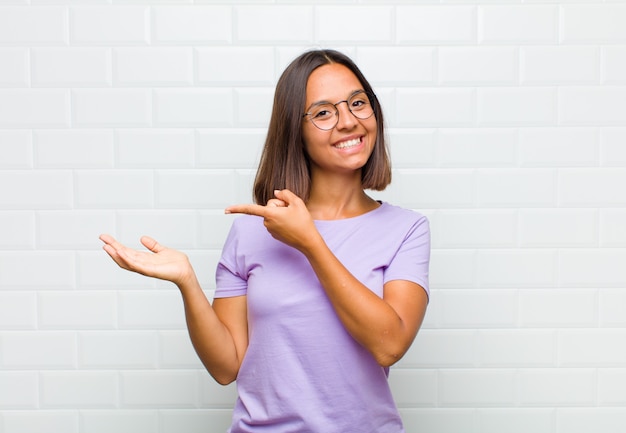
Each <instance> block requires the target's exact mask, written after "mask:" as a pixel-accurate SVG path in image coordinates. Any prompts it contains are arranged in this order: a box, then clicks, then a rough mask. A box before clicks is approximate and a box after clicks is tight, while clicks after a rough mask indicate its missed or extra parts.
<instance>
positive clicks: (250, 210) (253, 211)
mask: <svg viewBox="0 0 626 433" xmlns="http://www.w3.org/2000/svg"><path fill="white" fill-rule="evenodd" d="M224 212H225V213H227V214H231V213H243V214H247V215H256V216H260V217H265V216H266V215H267V208H266V207H265V206H261V205H260V204H236V205H232V206H228V207H227V208H226V209H225V210H224Z"/></svg>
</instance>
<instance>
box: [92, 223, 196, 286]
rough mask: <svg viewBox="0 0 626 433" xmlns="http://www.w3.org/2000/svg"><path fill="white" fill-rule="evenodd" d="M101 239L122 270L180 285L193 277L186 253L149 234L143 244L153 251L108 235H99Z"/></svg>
mask: <svg viewBox="0 0 626 433" xmlns="http://www.w3.org/2000/svg"><path fill="white" fill-rule="evenodd" d="M100 240H101V241H102V242H104V246H103V249H104V251H106V252H107V254H109V256H111V258H112V259H113V260H114V261H115V263H117V264H118V265H119V267H120V268H122V269H126V270H128V271H132V272H137V273H138V274H141V275H145V276H147V277H154V278H159V279H161V280H167V281H171V282H173V283H174V284H177V285H179V286H180V285H181V284H184V283H185V282H187V281H189V280H190V279H191V278H193V277H194V272H193V269H192V267H191V263H190V262H189V258H188V257H187V255H185V254H184V253H182V252H180V251H177V250H173V249H170V248H166V247H164V246H162V245H160V244H159V243H158V242H157V241H155V240H154V239H152V238H150V237H148V236H143V237H142V238H141V243H142V244H143V245H144V246H145V247H146V248H147V249H148V250H150V251H151V252H147V251H137V250H134V249H132V248H128V247H126V246H124V245H122V244H121V243H119V242H118V241H116V240H115V238H113V237H112V236H110V235H107V234H103V235H100Z"/></svg>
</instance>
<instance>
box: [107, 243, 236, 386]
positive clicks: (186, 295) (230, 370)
mask: <svg viewBox="0 0 626 433" xmlns="http://www.w3.org/2000/svg"><path fill="white" fill-rule="evenodd" d="M100 240H102V242H104V247H103V248H104V250H105V251H106V252H107V253H108V254H109V256H111V258H112V259H113V260H114V261H115V263H117V264H118V265H119V266H120V267H121V268H123V269H126V270H129V271H132V272H137V273H139V274H141V275H145V276H148V277H154V278H159V279H162V280H167V281H171V282H173V283H174V284H176V285H177V286H178V288H179V290H180V292H181V294H182V297H183V304H184V306H185V317H186V320H187V328H188V330H189V336H190V337H191V342H192V344H193V346H194V348H195V350H196V353H197V354H198V356H199V357H200V360H201V361H202V363H203V364H204V366H205V367H206V369H207V370H208V371H209V373H210V374H211V376H213V378H214V379H215V380H216V381H217V382H218V383H220V384H223V385H226V384H228V383H230V382H232V381H234V380H235V379H236V378H237V373H238V372H239V366H240V365H241V361H242V360H243V356H244V354H245V351H246V348H247V347H248V323H247V306H246V297H245V296H237V297H233V298H223V299H216V300H215V301H214V302H213V306H211V304H210V302H209V300H208V299H207V297H206V296H205V294H204V292H203V291H202V288H201V287H200V283H199V282H198V279H197V277H196V274H195V272H194V270H193V267H192V266H191V263H190V262H189V258H188V257H187V255H186V254H184V253H182V252H180V251H177V250H173V249H170V248H166V247H164V246H162V245H160V244H159V243H158V242H157V241H155V240H154V239H152V238H149V237H147V236H144V237H142V238H141V243H142V244H143V245H144V246H145V247H146V248H147V249H148V250H150V252H146V251H137V250H134V249H132V248H128V247H126V246H124V245H122V244H121V243H119V242H118V241H116V240H115V239H114V238H113V237H112V236H110V235H102V236H100Z"/></svg>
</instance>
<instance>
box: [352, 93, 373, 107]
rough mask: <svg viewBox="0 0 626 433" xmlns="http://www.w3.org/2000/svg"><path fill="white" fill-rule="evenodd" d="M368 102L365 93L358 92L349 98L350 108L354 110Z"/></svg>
mask: <svg viewBox="0 0 626 433" xmlns="http://www.w3.org/2000/svg"><path fill="white" fill-rule="evenodd" d="M369 103H370V101H369V99H368V98H367V95H366V94H365V93H359V94H356V95H354V96H353V97H352V98H350V108H352V109H355V110H360V109H362V108H364V107H366V106H367V105H369Z"/></svg>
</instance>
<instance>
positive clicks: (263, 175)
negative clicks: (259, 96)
mask: <svg viewBox="0 0 626 433" xmlns="http://www.w3.org/2000/svg"><path fill="white" fill-rule="evenodd" d="M331 63H338V64H341V65H344V66H345V67H347V68H348V69H350V71H352V73H353V74H354V75H355V76H356V77H357V79H358V80H359V82H360V83H361V85H362V86H363V90H365V91H366V92H367V93H368V94H369V95H370V99H371V103H372V107H373V108H374V116H375V118H376V124H377V126H376V129H377V134H376V142H375V144H374V150H373V152H372V155H371V156H370V158H369V159H368V161H367V163H366V164H365V166H363V168H362V171H361V183H362V186H363V188H364V189H373V190H377V191H381V190H383V189H385V188H386V187H387V185H389V183H390V182H391V162H390V158H389V152H388V150H387V145H386V144H385V132H384V127H383V123H384V122H383V113H382V110H381V108H380V104H379V103H378V99H377V98H376V95H375V94H374V91H373V89H372V86H371V85H370V84H369V83H368V82H367V80H366V79H365V77H364V76H363V74H362V73H361V71H360V70H359V68H358V67H357V66H356V64H355V63H354V62H353V61H352V60H351V59H350V58H349V57H347V56H346V55H345V54H342V53H340V52H338V51H334V50H315V51H308V52H305V53H303V54H301V55H300V56H299V57H297V58H296V59H295V60H294V61H293V62H291V63H290V64H289V66H287V68H286V69H285V71H284V72H283V73H282V75H281V77H280V79H279V80H278V83H277V84H276V91H275V93H274V106H273V108H272V116H271V118H270V123H269V127H268V131H267V137H266V139H265V145H264V147H263V153H262V154H261V161H260V163H259V168H258V171H257V174H256V178H255V180H254V201H255V202H256V203H257V204H262V205H265V204H266V203H267V201H268V200H269V199H271V198H273V197H274V190H277V189H284V188H287V189H289V190H291V191H292V192H293V193H295V194H296V195H297V196H299V197H300V198H302V199H303V200H305V201H306V200H307V199H308V197H309V192H310V188H311V177H310V172H309V159H308V156H307V155H306V152H305V150H304V141H303V138H302V115H303V113H304V104H305V103H306V85H307V81H308V79H309V76H310V75H311V73H312V72H313V71H314V70H315V69H316V68H318V67H320V66H323V65H328V64H331Z"/></svg>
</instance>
